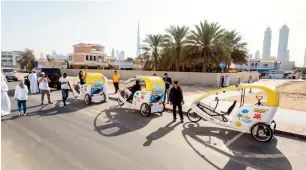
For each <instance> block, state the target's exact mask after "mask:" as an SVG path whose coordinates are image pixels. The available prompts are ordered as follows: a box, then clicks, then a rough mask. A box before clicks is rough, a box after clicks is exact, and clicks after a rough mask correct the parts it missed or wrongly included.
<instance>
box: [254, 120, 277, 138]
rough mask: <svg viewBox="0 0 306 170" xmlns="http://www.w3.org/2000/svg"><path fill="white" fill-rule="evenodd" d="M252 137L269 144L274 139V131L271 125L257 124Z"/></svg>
mask: <svg viewBox="0 0 306 170" xmlns="http://www.w3.org/2000/svg"><path fill="white" fill-rule="evenodd" d="M251 135H252V137H253V138H254V139H255V140H257V141H259V142H268V141H270V140H271V139H272V137H273V131H272V129H271V128H270V126H269V125H266V124H264V123H257V124H255V125H253V126H252V128H251Z"/></svg>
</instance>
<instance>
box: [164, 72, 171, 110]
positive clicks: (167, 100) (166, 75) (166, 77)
mask: <svg viewBox="0 0 306 170" xmlns="http://www.w3.org/2000/svg"><path fill="white" fill-rule="evenodd" d="M163 80H164V82H165V85H166V89H165V94H164V102H165V103H167V104H168V103H169V90H170V85H171V84H172V80H171V78H170V77H168V74H167V73H165V74H164V78H163Z"/></svg>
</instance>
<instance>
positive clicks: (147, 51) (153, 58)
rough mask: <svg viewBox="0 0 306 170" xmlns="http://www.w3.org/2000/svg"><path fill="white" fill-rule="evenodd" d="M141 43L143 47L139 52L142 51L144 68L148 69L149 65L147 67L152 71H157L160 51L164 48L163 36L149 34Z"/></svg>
mask: <svg viewBox="0 0 306 170" xmlns="http://www.w3.org/2000/svg"><path fill="white" fill-rule="evenodd" d="M143 42H144V45H143V46H142V47H141V50H143V51H144V53H143V54H142V56H143V57H144V58H145V59H146V64H145V66H144V67H148V65H149V67H151V68H154V70H155V71H157V70H158V61H159V59H160V55H161V51H162V49H163V47H165V36H164V35H161V34H156V35H154V34H153V35H152V34H149V35H147V36H146V38H145V39H144V41H143ZM147 62H148V63H147Z"/></svg>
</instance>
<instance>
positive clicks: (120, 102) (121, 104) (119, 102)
mask: <svg viewBox="0 0 306 170" xmlns="http://www.w3.org/2000/svg"><path fill="white" fill-rule="evenodd" d="M118 104H119V106H123V105H124V103H123V102H122V101H121V100H120V99H119V98H118Z"/></svg>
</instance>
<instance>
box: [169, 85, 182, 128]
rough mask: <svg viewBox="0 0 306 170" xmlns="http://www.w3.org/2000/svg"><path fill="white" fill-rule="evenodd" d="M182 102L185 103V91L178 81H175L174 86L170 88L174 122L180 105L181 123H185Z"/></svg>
mask: <svg viewBox="0 0 306 170" xmlns="http://www.w3.org/2000/svg"><path fill="white" fill-rule="evenodd" d="M182 104H184V98H183V91H182V89H181V87H180V86H179V83H178V81H174V84H173V87H172V88H171V90H170V105H173V122H175V121H176V107H178V110H179V114H180V118H181V123H184V117H183V111H182Z"/></svg>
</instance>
